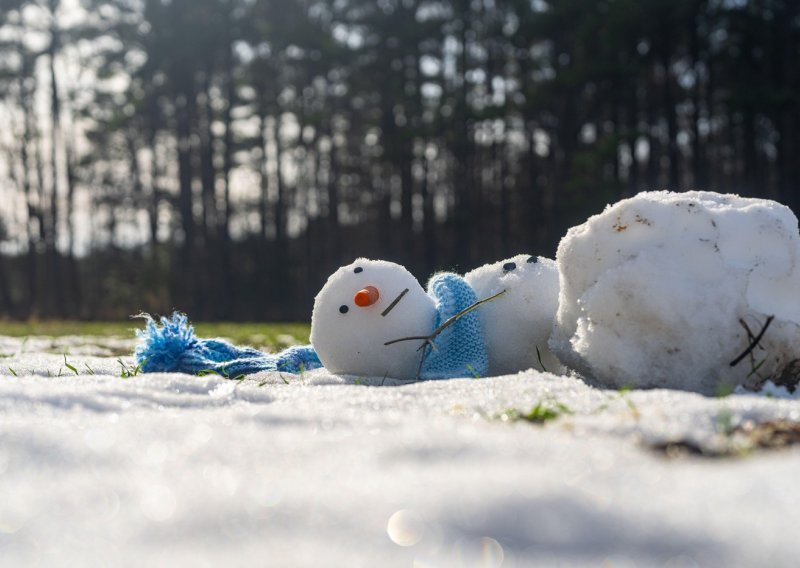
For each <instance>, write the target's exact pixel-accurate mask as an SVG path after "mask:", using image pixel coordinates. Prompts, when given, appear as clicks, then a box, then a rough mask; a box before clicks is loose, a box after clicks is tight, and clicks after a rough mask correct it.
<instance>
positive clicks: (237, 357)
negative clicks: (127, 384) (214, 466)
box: [134, 273, 489, 379]
mask: <svg viewBox="0 0 800 568" xmlns="http://www.w3.org/2000/svg"><path fill="white" fill-rule="evenodd" d="M428 294H429V295H430V296H431V297H432V298H433V299H434V300H435V301H436V311H437V316H436V321H435V322H434V329H436V328H438V327H439V326H440V325H441V324H442V323H444V322H445V321H447V320H448V319H449V318H450V317H452V316H454V315H456V314H457V313H458V312H460V311H461V310H463V309H465V308H467V307H469V306H471V305H472V304H474V303H475V302H476V301H477V297H476V295H475V291H474V290H473V289H472V287H471V286H470V285H469V284H467V282H466V280H464V279H463V278H461V277H460V276H458V275H456V274H450V273H442V274H437V275H436V276H434V277H433V278H432V279H431V280H430V282H429V283H428ZM146 317H147V324H146V327H145V329H144V330H143V331H137V332H136V335H137V336H138V337H139V338H140V339H141V340H142V342H141V344H140V345H139V346H138V347H137V348H136V351H135V352H134V356H135V357H136V361H137V363H138V364H139V365H140V366H141V369H142V371H144V372H146V373H156V372H166V373H189V374H204V373H218V374H220V375H223V376H226V377H231V378H233V377H239V376H241V375H249V374H252V373H258V372H260V371H280V372H284V373H293V374H298V373H301V372H303V371H304V370H312V369H317V368H319V367H322V363H321V362H320V360H319V357H318V356H317V353H316V352H315V351H314V348H313V346H311V345H305V346H299V347H289V348H288V349H285V350H283V351H281V352H280V353H274V354H271V353H262V352H261V351H258V350H257V349H253V348H252V347H236V346H234V345H231V344H230V343H229V342H227V341H225V340H223V339H201V338H199V337H197V336H196V335H195V334H194V328H193V327H192V326H191V325H190V324H189V320H188V318H187V317H186V316H185V315H183V314H180V313H177V312H176V313H173V314H172V316H171V317H169V318H165V317H162V318H161V319H160V322H159V323H160V325H159V323H157V322H156V321H155V320H153V319H152V318H151V317H150V316H146ZM431 332H433V329H432V330H431ZM433 341H434V345H435V348H431V347H428V348H426V350H427V352H426V355H425V361H424V363H423V367H422V372H421V373H420V378H422V379H448V378H454V377H466V376H475V375H477V376H482V375H485V374H486V373H487V372H488V369H489V358H488V356H487V353H486V347H485V344H484V341H483V333H482V330H481V325H480V320H479V319H478V314H477V313H476V312H474V311H472V312H469V313H467V314H465V315H464V316H462V317H461V318H460V319H458V320H457V321H456V322H455V323H454V324H453V325H451V326H450V327H448V328H447V329H445V330H444V331H442V332H441V333H440V334H439V335H438V336H437V337H436V338H434V340H433Z"/></svg>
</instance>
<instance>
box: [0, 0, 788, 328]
mask: <svg viewBox="0 0 800 568" xmlns="http://www.w3.org/2000/svg"><path fill="white" fill-rule="evenodd" d="M799 62H800V2H797V1H796V0H750V1H744V0H739V1H736V0H556V1H545V0H0V126H1V127H0V319H2V318H14V319H29V318H42V319H49V318H58V319H66V318H76V319H92V320H97V319H120V318H125V317H126V316H128V315H130V314H133V313H136V312H138V311H140V310H144V311H150V312H157V313H165V312H167V311H169V310H171V309H172V308H178V309H181V310H183V311H186V312H188V313H189V314H191V315H192V317H193V318H197V319H206V320H272V321H275V320H302V321H307V320H308V318H309V313H310V308H311V305H312V302H313V297H314V295H315V294H316V292H317V291H318V290H319V288H320V287H321V285H322V284H323V283H324V281H325V279H326V278H327V276H328V275H329V274H330V273H331V272H332V271H333V270H335V269H336V267H338V266H339V265H341V264H343V263H348V262H350V261H352V260H353V258H354V257H355V256H369V257H374V258H385V259H389V260H394V261H396V262H400V263H402V264H404V265H406V266H407V267H408V268H409V269H410V270H411V271H412V272H414V274H415V275H417V276H418V277H419V278H420V279H421V280H423V281H424V279H425V278H426V277H427V276H429V275H430V274H431V273H432V272H433V271H434V270H437V269H451V270H457V271H466V270H469V269H471V268H473V267H475V266H477V265H479V264H481V263H483V262H487V261H493V260H499V259H501V258H504V257H509V256H512V255H514V254H516V253H518V252H527V253H532V254H543V255H547V256H553V254H554V252H555V247H556V245H557V244H558V241H559V239H560V238H561V237H562V236H563V235H564V233H565V232H566V230H567V229H568V228H569V227H570V226H573V225H575V224H578V223H580V222H582V221H583V220H584V219H585V218H586V217H587V216H588V215H590V214H594V213H598V212H599V211H601V210H602V208H603V207H604V206H605V204H606V203H608V202H613V201H616V200H618V199H621V198H624V197H627V196H630V195H633V194H635V193H637V192H639V191H642V190H645V189H662V188H671V189H675V190H687V189H695V188H698V189H711V190H716V191H721V192H736V193H740V194H742V195H747V196H759V197H767V198H771V199H776V200H779V201H781V202H783V203H785V204H787V205H789V206H790V207H792V208H793V209H794V211H795V212H798V211H800V63H799Z"/></svg>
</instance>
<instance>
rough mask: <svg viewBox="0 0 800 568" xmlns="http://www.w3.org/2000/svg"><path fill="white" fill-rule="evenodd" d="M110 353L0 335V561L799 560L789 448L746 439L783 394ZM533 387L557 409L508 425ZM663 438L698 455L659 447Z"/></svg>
mask: <svg viewBox="0 0 800 568" xmlns="http://www.w3.org/2000/svg"><path fill="white" fill-rule="evenodd" d="M131 345H132V344H127V345H126V344H125V342H124V341H117V342H114V341H112V342H110V343H109V342H105V343H104V344H103V345H98V343H97V341H96V340H91V342H90V343H89V344H87V343H86V342H85V341H82V340H81V339H79V338H73V339H62V340H58V341H54V340H48V339H35V338H34V339H29V340H28V341H26V342H24V344H23V342H21V341H19V340H15V339H10V338H0V356H2V357H0V375H2V376H1V377H0V416H2V419H0V564H1V565H3V566H35V565H37V564H38V565H45V566H54V565H58V566H81V565H84V566H88V565H93V566H109V565H129V566H134V565H135V566H145V565H146V566H188V565H192V566H217V565H226V566H253V565H258V566H265V565H270V566H294V565H297V566H370V567H372V566H419V567H429V566H461V565H463V566H500V565H502V566H559V565H565V566H571V565H575V566H661V565H667V566H722V565H725V566H744V565H752V566H756V565H758V566H794V565H796V564H797V558H798V556H799V555H800V538H798V531H797V527H798V526H800V483H798V481H797V478H798V472H800V449H798V448H797V447H794V448H793V447H789V448H784V449H780V450H777V449H772V450H754V449H753V448H752V446H753V439H754V437H752V436H748V435H747V432H749V431H751V430H752V427H754V426H753V425H755V424H759V423H768V422H772V423H774V424H779V425H780V424H783V425H784V426H786V424H787V423H786V422H780V421H800V400H798V399H793V398H792V397H781V396H772V397H767V396H763V395H752V394H751V395H739V394H736V395H732V396H728V397H725V398H706V397H702V396H699V395H696V394H690V393H684V392H677V391H666V390H656V391H633V392H618V391H613V390H611V391H603V390H598V389H595V388H592V387H589V386H586V385H585V384H584V383H582V382H581V381H580V380H578V379H576V378H573V377H556V376H553V375H549V374H542V373H535V372H529V373H523V374H519V375H513V376H506V377H498V378H492V379H455V380H448V381H435V382H423V383H408V384H402V385H399V384H397V382H396V381H395V382H393V384H392V385H389V384H388V383H390V382H392V381H386V383H387V384H386V385H384V386H383V387H381V386H369V383H371V382H372V381H369V380H366V379H357V378H355V377H353V378H349V379H343V378H340V377H335V376H331V375H329V374H326V373H325V372H324V371H315V372H311V373H307V374H305V375H304V376H303V377H301V378H293V377H289V376H286V377H285V378H286V379H287V380H288V384H287V383H285V382H284V380H283V379H282V378H281V377H280V376H279V375H277V374H271V375H263V376H253V377H249V378H248V379H247V380H245V381H242V382H236V381H230V380H226V379H224V378H221V377H216V376H206V377H193V376H186V375H161V374H156V375H139V376H137V377H133V378H127V379H124V378H121V377H120V371H121V365H120V363H119V362H118V361H117V358H116V357H115V356H114V353H118V352H119V351H120V350H123V351H124V350H125V349H126V348H130V347H131ZM45 351H47V352H50V354H47V353H45ZM63 352H67V353H68V355H67V360H66V362H65V359H64V356H63V355H59V354H57V353H63ZM123 362H125V363H126V364H127V365H130V360H129V359H127V358H125V359H123ZM67 365H69V366H71V367H73V368H74V369H76V370H77V372H78V373H79V376H76V375H75V372H74V371H72V370H71V369H70V368H69V367H68V366H67ZM9 369H13V370H14V373H16V374H17V375H18V376H16V377H15V376H14V375H13V373H12V372H11V371H10V370H9ZM89 369H91V371H90V370H89ZM48 372H49V374H50V375H51V376H50V377H47V374H48ZM59 372H60V373H61V375H62V376H60V377H58V376H54V375H58V374H59ZM91 372H93V373H95V374H94V375H92V374H90V373H91ZM32 373H35V374H36V375H37V376H30V375H31V374H32ZM376 382H377V383H380V382H381V381H380V380H379V381H376ZM777 394H781V393H777ZM539 403H543V404H544V405H545V406H546V407H547V408H550V409H555V411H556V412H559V413H560V414H561V415H560V416H559V417H557V418H556V419H554V420H551V421H548V422H546V423H545V424H543V425H536V424H531V423H528V422H525V421H514V420H510V419H509V413H508V412H507V411H508V410H509V409H517V410H519V411H522V412H528V411H529V410H530V409H531V408H532V407H534V406H536V405H537V404H539ZM504 416H505V419H504ZM743 425H744V426H745V427H743ZM747 427H751V429H750V430H748V428H747ZM755 428H756V431H758V428H757V427H755ZM787 437H788V438H791V433H790V434H788V435H787ZM667 442H676V444H675V445H674V446H672V447H673V448H681V447H684V448H688V449H689V450H694V451H699V452H706V453H707V454H709V455H708V456H703V457H698V456H692V455H689V456H683V457H674V456H673V455H672V454H673V452H672V451H668V452H665V451H663V448H664V447H665V444H666V443H667ZM678 453H680V452H678ZM690 453H691V452H690ZM720 454H722V455H723V457H719V455H720ZM726 454H732V455H730V456H727V455H726ZM715 456H716V457H715Z"/></svg>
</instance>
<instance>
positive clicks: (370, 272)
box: [135, 258, 492, 380]
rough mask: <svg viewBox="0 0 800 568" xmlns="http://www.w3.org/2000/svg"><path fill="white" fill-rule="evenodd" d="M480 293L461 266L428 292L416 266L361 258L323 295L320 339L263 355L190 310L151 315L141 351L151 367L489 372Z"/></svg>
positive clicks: (145, 366) (139, 356)
mask: <svg viewBox="0 0 800 568" xmlns="http://www.w3.org/2000/svg"><path fill="white" fill-rule="evenodd" d="M489 300H492V298H485V299H481V300H479V299H478V298H477V297H476V295H475V291H474V290H473V289H472V287H471V286H470V285H469V284H468V283H467V282H466V280H464V278H462V277H461V276H459V275H457V274H452V273H446V272H445V273H439V274H435V275H434V276H433V277H432V278H431V280H430V281H429V282H428V290H427V292H426V291H425V290H423V288H422V286H421V285H420V283H419V282H418V281H417V280H416V278H414V276H412V275H411V273H410V272H408V270H406V269H405V268H403V267H402V266H400V265H398V264H394V263H392V262H386V261H382V260H368V259H365V258H359V259H357V260H356V261H355V262H353V263H352V264H349V265H347V266H343V267H341V268H339V269H338V270H337V271H336V272H334V273H333V274H332V275H331V276H330V277H329V278H328V281H327V282H326V283H325V285H324V286H323V287H322V290H320V292H319V294H317V297H316V299H315V301H314V310H313V313H312V316H311V345H306V346H299V347H290V348H288V349H285V350H283V351H281V352H280V353H274V354H269V353H261V352H259V351H257V350H255V349H252V348H249V347H237V346H234V345H231V344H230V343H228V342H227V341H224V340H221V339H200V338H198V337H196V336H195V335H194V330H193V329H192V327H191V326H190V325H189V323H188V319H187V318H186V316H185V315H183V314H179V313H175V314H173V315H172V316H171V317H170V318H161V320H160V322H158V323H157V322H156V321H154V320H153V319H151V318H148V321H147V326H146V329H145V330H144V331H142V332H139V337H140V338H141V339H142V341H141V343H140V345H139V346H138V347H137V348H136V352H135V357H136V360H137V362H138V363H139V364H140V365H141V368H142V370H143V371H145V372H184V373H195V374H196V373H207V372H215V373H219V374H221V375H224V376H230V377H237V376H240V375H247V374H250V373H256V372H261V371H279V372H286V373H295V374H297V373H302V372H303V371H304V370H311V369H316V368H319V367H321V366H324V367H325V368H326V369H327V370H328V371H330V372H332V373H337V374H345V375H355V376H359V377H391V378H394V379H411V380H414V379H446V378H454V377H474V376H486V375H487V374H488V369H489V359H488V356H487V354H486V347H485V343H484V341H483V332H482V328H481V323H480V319H479V317H478V314H477V309H478V308H481V307H483V305H484V304H485V303H487V302H488V301H489Z"/></svg>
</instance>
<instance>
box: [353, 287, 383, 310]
mask: <svg viewBox="0 0 800 568" xmlns="http://www.w3.org/2000/svg"><path fill="white" fill-rule="evenodd" d="M380 297H381V295H380V292H378V289H377V288H376V287H375V286H367V287H366V288H364V289H363V290H359V291H358V292H356V295H355V296H354V297H353V300H354V301H355V303H356V306H359V307H362V308H366V307H367V306H371V305H372V304H374V303H375V302H377V301H378V298H380Z"/></svg>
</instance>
